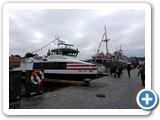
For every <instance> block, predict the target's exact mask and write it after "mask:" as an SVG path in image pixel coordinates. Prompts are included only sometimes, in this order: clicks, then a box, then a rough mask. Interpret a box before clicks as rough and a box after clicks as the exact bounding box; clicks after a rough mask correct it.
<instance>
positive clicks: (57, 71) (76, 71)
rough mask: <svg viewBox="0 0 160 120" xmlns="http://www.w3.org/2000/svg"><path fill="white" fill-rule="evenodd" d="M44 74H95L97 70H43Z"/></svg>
mask: <svg viewBox="0 0 160 120" xmlns="http://www.w3.org/2000/svg"><path fill="white" fill-rule="evenodd" d="M44 73H49V74H82V75H83V74H97V70H93V71H90V70H44Z"/></svg>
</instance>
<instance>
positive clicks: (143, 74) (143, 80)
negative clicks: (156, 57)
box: [138, 65, 145, 86]
mask: <svg viewBox="0 0 160 120" xmlns="http://www.w3.org/2000/svg"><path fill="white" fill-rule="evenodd" d="M140 75H141V81H142V85H143V86H145V65H141V67H140V69H139V72H138V77H139V76H140Z"/></svg>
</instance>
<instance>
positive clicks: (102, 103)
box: [10, 69, 144, 109]
mask: <svg viewBox="0 0 160 120" xmlns="http://www.w3.org/2000/svg"><path fill="white" fill-rule="evenodd" d="M137 72H138V70H137V69H133V70H131V78H128V76H127V71H126V70H124V71H123V75H122V76H121V78H114V77H113V76H111V75H110V76H104V77H101V78H98V79H95V80H93V81H91V83H90V86H89V87H85V86H83V85H82V84H81V83H80V82H79V83H78V82H77V83H76V84H74V82H73V84H72V85H71V86H69V87H65V88H61V89H58V90H56V91H50V92H46V93H44V94H42V95H37V96H33V97H23V98H21V100H20V102H19V104H18V105H15V106H11V107H10V108H16V109H139V107H138V105H137V103H136V95H137V93H138V92H139V91H140V90H141V89H144V87H143V86H142V84H141V80H140V77H137ZM97 94H102V95H103V96H102V97H97Z"/></svg>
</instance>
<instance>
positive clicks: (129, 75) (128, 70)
mask: <svg viewBox="0 0 160 120" xmlns="http://www.w3.org/2000/svg"><path fill="white" fill-rule="evenodd" d="M127 72H128V77H129V78H130V77H131V74H130V72H131V65H130V64H128V65H127Z"/></svg>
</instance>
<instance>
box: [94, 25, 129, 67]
mask: <svg viewBox="0 0 160 120" xmlns="http://www.w3.org/2000/svg"><path fill="white" fill-rule="evenodd" d="M104 29H105V32H104V34H103V36H102V40H101V42H100V44H99V47H98V49H97V53H96V54H95V55H94V56H92V62H95V63H99V64H103V65H104V66H105V67H107V68H111V67H112V66H119V67H123V68H125V67H126V64H127V63H128V61H127V56H125V55H124V54H123V50H122V49H121V46H120V49H119V50H116V51H115V52H114V53H113V54H111V53H110V52H109V50H108V42H109V40H110V39H108V38H107V31H106V27H105V28H104ZM102 43H104V44H105V48H106V54H105V53H104V52H100V48H101V45H102Z"/></svg>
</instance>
